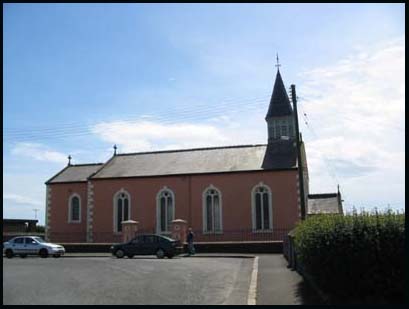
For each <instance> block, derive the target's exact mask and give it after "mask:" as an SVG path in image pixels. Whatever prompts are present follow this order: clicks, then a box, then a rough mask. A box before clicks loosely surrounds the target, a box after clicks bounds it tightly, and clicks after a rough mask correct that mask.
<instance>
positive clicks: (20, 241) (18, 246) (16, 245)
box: [11, 237, 25, 254]
mask: <svg viewBox="0 0 409 309" xmlns="http://www.w3.org/2000/svg"><path fill="white" fill-rule="evenodd" d="M24 245H25V244H24V237H18V238H16V239H14V240H13V243H12V244H11V249H12V250H13V252H14V253H17V254H20V253H25V252H24Z"/></svg>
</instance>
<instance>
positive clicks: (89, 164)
mask: <svg viewBox="0 0 409 309" xmlns="http://www.w3.org/2000/svg"><path fill="white" fill-rule="evenodd" d="M103 164H104V163H83V164H70V165H69V166H91V165H103Z"/></svg>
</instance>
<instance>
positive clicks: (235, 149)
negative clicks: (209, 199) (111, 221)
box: [91, 145, 296, 179]
mask: <svg viewBox="0 0 409 309" xmlns="http://www.w3.org/2000/svg"><path fill="white" fill-rule="evenodd" d="M266 149H267V145H244V146H228V147H213V148H197V149H185V150H172V151H157V152H141V153H133V154H118V155H116V156H114V157H112V158H111V160H110V161H108V162H107V163H106V164H105V165H104V167H103V168H102V169H101V170H99V171H98V172H97V173H96V174H95V175H94V176H92V177H91V178H92V179H100V178H117V177H146V176H165V175H178V174H201V173H222V172H239V171H257V170H260V171H261V170H271V169H288V168H294V167H296V161H295V160H283V158H282V155H281V154H280V153H278V154H274V153H272V154H271V155H272V158H271V159H269V160H265V158H264V157H265V153H266ZM294 149H295V148H294ZM269 151H270V152H271V150H269ZM294 151H295V150H294ZM274 156H275V157H274ZM295 157H296V155H295V156H294V158H295Z"/></svg>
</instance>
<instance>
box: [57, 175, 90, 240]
mask: <svg viewBox="0 0 409 309" xmlns="http://www.w3.org/2000/svg"><path fill="white" fill-rule="evenodd" d="M50 187H51V208H50V220H49V227H50V240H51V241H58V242H85V241H86V225H87V224H86V222H87V183H66V184H51V185H50ZM73 193H77V194H78V195H79V196H80V197H81V223H68V200H69V197H70V196H71V194H73Z"/></svg>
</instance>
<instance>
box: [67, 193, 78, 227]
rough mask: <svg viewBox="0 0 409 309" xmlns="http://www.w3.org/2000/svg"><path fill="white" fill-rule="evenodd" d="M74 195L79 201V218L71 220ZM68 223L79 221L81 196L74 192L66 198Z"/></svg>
mask: <svg viewBox="0 0 409 309" xmlns="http://www.w3.org/2000/svg"><path fill="white" fill-rule="evenodd" d="M74 197H77V198H78V201H79V218H78V220H72V206H73V205H72V199H73V198H74ZM68 223H81V196H80V195H79V194H78V193H76V192H74V193H72V194H71V195H70V196H69V198H68Z"/></svg>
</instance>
